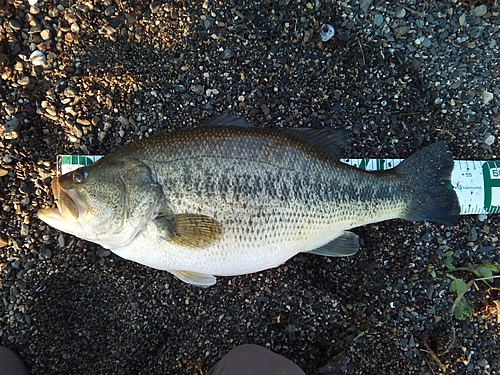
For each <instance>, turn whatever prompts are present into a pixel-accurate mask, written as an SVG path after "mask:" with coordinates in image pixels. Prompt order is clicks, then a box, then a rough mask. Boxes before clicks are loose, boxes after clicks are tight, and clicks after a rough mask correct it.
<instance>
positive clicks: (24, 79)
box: [17, 76, 31, 86]
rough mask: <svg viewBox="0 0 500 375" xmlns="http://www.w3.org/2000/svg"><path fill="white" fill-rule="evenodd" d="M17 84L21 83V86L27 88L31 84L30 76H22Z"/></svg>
mask: <svg viewBox="0 0 500 375" xmlns="http://www.w3.org/2000/svg"><path fill="white" fill-rule="evenodd" d="M17 83H19V84H20V85H21V86H26V85H29V84H30V83H31V80H30V77H28V76H22V77H20V78H19V79H18V80H17Z"/></svg>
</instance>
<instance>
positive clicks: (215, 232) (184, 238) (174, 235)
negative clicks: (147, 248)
mask: <svg viewBox="0 0 500 375" xmlns="http://www.w3.org/2000/svg"><path fill="white" fill-rule="evenodd" d="M154 221H155V223H156V225H158V226H160V227H161V228H163V229H165V230H166V232H167V233H166V235H165V237H167V238H166V239H167V240H168V241H170V242H173V243H175V244H177V245H180V246H185V247H190V248H193V249H200V248H204V247H206V246H208V245H210V244H211V243H213V242H215V241H216V240H217V239H218V238H219V237H220V235H221V234H222V225H221V224H220V223H219V222H218V221H217V220H215V219H214V218H211V217H209V216H206V215H197V214H179V215H173V216H169V217H162V218H157V219H155V220H154Z"/></svg>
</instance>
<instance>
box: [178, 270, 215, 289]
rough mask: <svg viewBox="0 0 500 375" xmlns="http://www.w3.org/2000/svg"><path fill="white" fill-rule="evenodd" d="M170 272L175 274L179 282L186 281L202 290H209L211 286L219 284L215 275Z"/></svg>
mask: <svg viewBox="0 0 500 375" xmlns="http://www.w3.org/2000/svg"><path fill="white" fill-rule="evenodd" d="M168 272H170V273H171V274H173V275H174V276H175V277H177V278H178V279H179V280H181V281H184V282H185V283H188V284H192V285H195V286H199V287H202V288H207V287H209V286H211V285H214V284H215V283H216V282H217V279H216V278H215V276H214V275H207V274H203V273H198V272H191V271H180V270H168Z"/></svg>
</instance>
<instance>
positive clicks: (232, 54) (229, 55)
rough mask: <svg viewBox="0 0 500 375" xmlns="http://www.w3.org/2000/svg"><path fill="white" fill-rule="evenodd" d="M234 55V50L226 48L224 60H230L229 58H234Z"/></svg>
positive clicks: (223, 55)
mask: <svg viewBox="0 0 500 375" xmlns="http://www.w3.org/2000/svg"><path fill="white" fill-rule="evenodd" d="M232 57H234V52H233V51H232V50H231V49H229V48H226V49H225V50H224V52H223V53H222V58H223V59H224V60H229V59H230V58H232Z"/></svg>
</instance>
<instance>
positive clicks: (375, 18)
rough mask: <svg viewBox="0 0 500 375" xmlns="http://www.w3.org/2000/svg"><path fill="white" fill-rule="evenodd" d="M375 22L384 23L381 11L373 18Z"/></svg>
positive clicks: (377, 23) (378, 24) (377, 24)
mask: <svg viewBox="0 0 500 375" xmlns="http://www.w3.org/2000/svg"><path fill="white" fill-rule="evenodd" d="M373 23H374V24H375V25H376V26H380V25H382V24H383V23H384V16H382V15H381V14H380V13H377V14H375V17H374V19H373Z"/></svg>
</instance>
